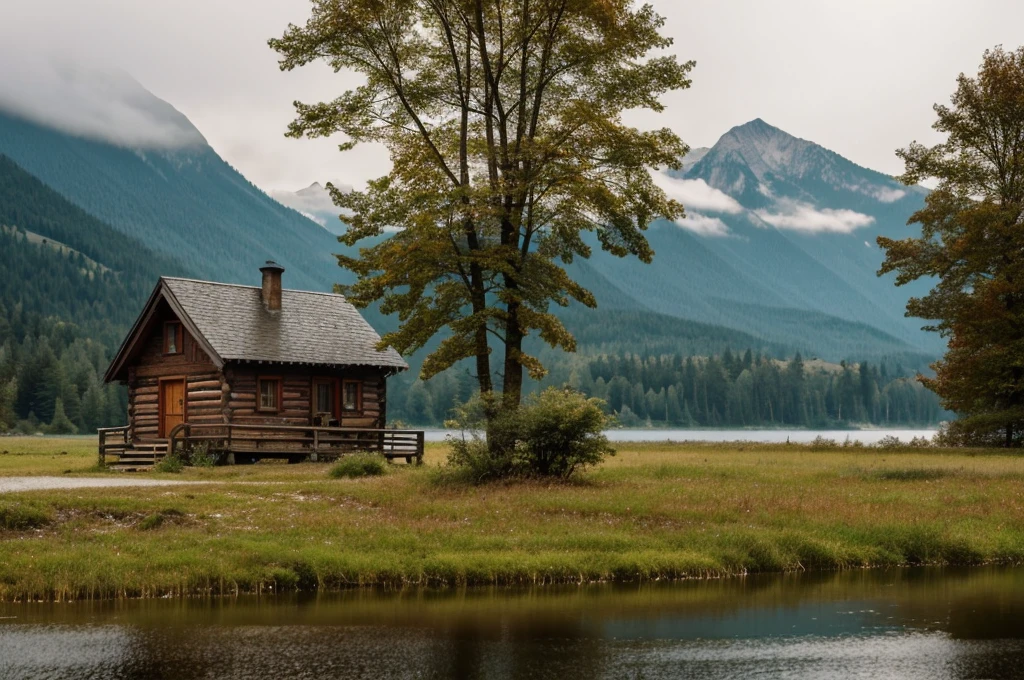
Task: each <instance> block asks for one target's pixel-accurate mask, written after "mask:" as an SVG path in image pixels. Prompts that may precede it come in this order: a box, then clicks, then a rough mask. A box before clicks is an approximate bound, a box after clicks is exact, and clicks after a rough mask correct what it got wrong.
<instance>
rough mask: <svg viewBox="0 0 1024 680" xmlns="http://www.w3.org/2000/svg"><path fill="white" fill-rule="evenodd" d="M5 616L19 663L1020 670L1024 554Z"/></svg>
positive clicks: (246, 672)
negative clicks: (954, 562) (777, 572)
mask: <svg viewBox="0 0 1024 680" xmlns="http://www.w3.org/2000/svg"><path fill="white" fill-rule="evenodd" d="M0 617H3V618H0V678H4V679H6V678H69V677H89V678H190V677H195V678H257V677H272V678H275V679H276V680H285V679H289V678H323V677H343V678H382V677H388V678H391V677H394V678H558V679H559V680H572V679H574V678H623V677H627V678H628V677H637V678H640V677H643V678H674V677H693V678H725V677H792V678H798V677H799V678H814V677H822V678H825V677H871V678H873V679H874V678H885V677H906V678H918V677H919V678H980V677H986V678H1012V677H1020V676H1021V671H1022V669H1021V667H1020V662H1021V660H1022V659H1024V626H1021V624H1020V622H1021V621H1024V570H1021V569H994V568H993V569H973V570H953V569H945V570H939V569H918V570H891V571H861V572H846V573H840V574H805V575H785V576H774V577H757V578H747V579H736V580H726V581H714V582H693V583H676V584H648V585H641V586H631V587H627V586H618V587H615V586H597V587H591V586H588V587H583V588H577V589H564V588H563V589H554V588H545V589H534V590H506V589H470V590H463V591H458V592H429V591H415V592H402V593H379V592H377V593H373V592H366V591H360V592H352V593H342V594H336V595H327V596H320V597H292V598H287V597H278V598H272V599H267V598H263V599H257V598H241V599H222V600H212V601H210V600H189V601H171V602H166V601H136V602H101V603H76V604H56V605H7V606H4V607H0ZM8 617H13V618H8Z"/></svg>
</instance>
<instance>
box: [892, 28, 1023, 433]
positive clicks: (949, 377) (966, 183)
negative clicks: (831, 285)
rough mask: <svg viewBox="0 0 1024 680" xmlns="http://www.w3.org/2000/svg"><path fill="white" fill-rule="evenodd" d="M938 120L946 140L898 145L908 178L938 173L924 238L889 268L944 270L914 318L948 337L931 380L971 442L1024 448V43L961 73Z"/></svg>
mask: <svg viewBox="0 0 1024 680" xmlns="http://www.w3.org/2000/svg"><path fill="white" fill-rule="evenodd" d="M935 113H936V114H937V120H936V122H935V123H934V125H933V126H932V127H933V128H934V129H935V130H937V131H939V132H940V133H943V134H944V135H945V138H946V141H945V142H943V143H941V144H937V145H935V146H924V145H922V144H919V143H916V142H915V143H913V144H911V145H910V146H909V147H907V148H905V149H902V150H900V151H898V152H897V153H898V155H899V156H900V157H901V158H902V159H903V160H904V162H905V163H906V171H905V173H904V174H903V175H902V177H901V178H900V179H901V180H902V181H903V182H905V183H907V184H917V183H919V182H921V181H922V180H925V179H929V178H930V179H933V180H934V181H936V182H937V185H936V187H935V189H934V190H933V191H932V192H931V193H930V194H929V195H928V197H927V200H926V204H925V207H924V208H923V209H921V210H920V211H918V212H917V213H915V214H914V215H913V216H912V217H911V218H910V219H911V222H916V223H919V224H920V225H921V237H920V238H910V239H904V240H900V241H894V240H892V239H887V238H883V237H880V238H879V239H878V243H879V245H880V246H882V247H883V248H884V249H885V250H886V260H885V262H884V264H883V265H882V269H881V271H880V272H879V273H880V274H882V273H886V272H890V271H895V272H897V279H896V282H897V285H899V284H903V283H906V282H908V281H912V280H914V279H918V278H921V277H933V278H934V280H935V286H934V288H932V290H931V291H930V292H929V294H928V295H926V296H924V297H922V298H912V299H911V300H910V302H909V303H908V305H907V313H908V315H911V316H916V317H921V318H923V319H928V320H932V324H931V325H930V326H928V327H927V328H928V329H930V330H934V331H938V332H939V333H941V334H942V335H943V336H944V337H946V338H948V340H949V346H948V350H947V351H946V354H945V356H944V357H943V358H942V359H941V360H940V361H938V362H936V363H935V364H934V365H933V368H934V369H935V377H934V378H920V380H921V381H922V382H923V383H924V384H925V385H926V386H927V387H929V388H930V389H932V390H933V391H935V392H936V393H937V394H938V395H939V396H940V397H941V398H942V403H943V406H944V407H945V408H947V409H950V410H952V411H955V412H956V413H957V414H958V415H959V418H958V420H957V421H956V422H954V423H953V424H952V425H951V430H950V432H951V434H952V435H953V436H954V437H955V438H956V439H957V440H959V441H962V442H969V443H994V442H996V441H999V442H1002V443H1004V444H1005V445H1006V446H1020V445H1021V443H1022V431H1024V430H1022V428H1024V48H1021V49H1018V50H1017V51H1015V52H1007V51H1005V50H1003V49H1002V48H999V47H997V48H996V49H993V50H989V51H987V52H985V55H984V58H983V61H982V63H981V68H980V70H979V72H978V75H977V76H976V77H970V76H967V75H964V74H961V75H960V77H959V78H958V80H957V89H956V92H955V93H954V94H953V96H952V101H951V105H950V106H943V105H936V106H935Z"/></svg>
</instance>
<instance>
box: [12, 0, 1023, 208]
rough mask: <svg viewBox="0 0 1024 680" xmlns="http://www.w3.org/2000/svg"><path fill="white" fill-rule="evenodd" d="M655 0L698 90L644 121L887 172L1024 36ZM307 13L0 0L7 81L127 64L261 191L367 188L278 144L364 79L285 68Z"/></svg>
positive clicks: (312, 154) (914, 20)
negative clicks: (804, 144)
mask: <svg viewBox="0 0 1024 680" xmlns="http://www.w3.org/2000/svg"><path fill="white" fill-rule="evenodd" d="M653 4H654V5H655V7H656V8H657V10H658V11H659V12H660V13H661V14H663V15H665V16H666V17H667V19H668V23H667V26H666V32H667V33H668V34H669V35H672V36H673V37H674V38H675V40H676V44H675V47H674V49H675V51H676V53H677V54H678V55H679V57H680V59H681V60H688V59H694V60H696V61H697V68H696V69H695V70H694V72H693V87H692V88H691V89H690V90H686V91H683V92H681V93H676V94H674V95H672V96H671V97H670V98H669V99H668V100H667V102H666V103H667V104H668V109H667V111H666V112H665V113H664V114H662V115H661V116H646V115H645V116H641V117H637V118H636V120H635V122H636V123H637V124H641V125H645V126H647V125H659V126H660V125H669V126H670V127H672V128H673V129H675V130H676V132H678V133H679V134H680V135H681V136H682V137H683V138H684V139H685V140H686V141H687V142H688V143H690V144H691V145H692V146H710V145H711V144H713V143H714V142H715V141H716V140H717V139H718V137H719V136H720V135H721V134H722V133H724V132H725V131H726V130H728V129H729V128H730V127H732V126H734V125H738V124H741V123H744V122H746V121H748V120H751V119H753V118H758V117H760V118H763V119H764V120H766V121H767V122H769V123H771V124H772V125H775V126H777V127H780V128H782V129H783V130H786V131H787V132H790V133H791V134H794V135H796V136H798V137H803V138H805V139H810V140H812V141H815V142H818V143H819V144H822V145H824V146H826V147H828V148H830V149H832V150H833V151H836V152H838V153H840V154H842V155H843V156H846V157H847V158H849V159H851V160H853V161H855V162H857V163H859V164H861V165H865V166H868V167H871V168H874V169H876V170H880V171H883V172H887V173H890V174H892V173H897V172H899V171H900V170H901V166H900V163H899V161H898V159H896V157H895V156H894V155H893V150H894V149H896V148H897V147H900V146H905V145H906V144H907V143H909V142H910V141H911V140H913V139H918V140H920V141H926V142H933V141H935V137H934V136H933V133H932V131H931V130H930V125H931V123H932V121H933V114H932V111H931V105H932V104H933V103H935V102H937V101H941V102H946V101H948V97H949V95H950V93H951V92H952V91H953V89H954V86H955V82H954V81H955V78H956V76H957V74H958V73H960V72H962V71H966V72H968V73H975V72H976V71H977V66H978V64H979V63H980V61H981V54H982V52H983V51H984V50H985V49H986V48H988V47H992V46H994V45H997V44H1003V45H1004V46H1005V47H1006V48H1007V49H1015V48H1016V47H1017V46H1018V45H1019V44H1020V42H1021V41H1024V33H1022V31H1021V27H1022V26H1024V2H1021V1H1020V0H1017V1H1013V0H973V1H971V2H967V1H964V0H960V1H959V2H955V1H952V0H928V1H925V0H855V1H853V0H843V1H839V0H777V1H772V2H768V1H766V0H698V1H695V2H679V1H677V2H671V1H669V0H654V1H653ZM308 12H309V3H308V2H307V0H175V1H174V2H159V3H158V2H153V1H152V0H47V1H46V2H41V1H40V0H0V85H3V80H4V79H5V78H8V79H11V82H13V81H14V78H15V75H14V74H17V73H18V72H19V70H25V72H28V71H29V70H30V69H31V68H32V65H33V64H39V63H41V62H43V61H47V60H52V59H54V58H57V59H60V60H70V61H73V62H76V63H79V64H83V65H87V66H89V67H101V68H106V67H117V68H121V69H124V70H125V71H128V72H129V73H130V74H132V75H133V76H134V77H135V78H136V79H137V80H138V81H140V82H141V83H142V84H143V85H144V86H145V87H147V88H148V89H149V90H151V91H152V92H153V93H155V94H156V95H157V96H159V97H161V98H163V99H165V100H167V101H168V102H170V103H171V104H173V105H174V106H175V107H176V108H177V109H178V110H180V111H181V112H183V113H184V114H185V115H186V116H188V117H189V119H191V121H192V122H193V123H194V124H195V125H196V126H197V127H198V128H199V130H200V131H201V132H202V133H203V134H204V135H205V137H206V139H207V140H208V141H209V142H210V144H211V145H212V146H213V147H214V148H215V149H216V150H217V151H218V152H219V153H220V154H221V155H222V156H223V157H224V158H225V159H226V160H227V161H228V162H229V163H231V164H232V165H234V166H235V167H236V168H238V169H239V170H240V171H241V172H242V173H243V174H245V175H246V176H247V177H248V178H249V179H250V180H252V181H253V182H255V183H256V184H257V185H259V186H261V187H263V188H264V189H267V190H272V189H280V188H287V189H298V188H301V187H303V186H306V185H308V184H310V183H311V182H313V181H314V180H316V181H320V182H324V181H327V180H334V181H341V182H345V183H349V184H353V185H356V186H359V185H361V184H362V183H363V182H364V181H365V180H366V179H367V178H369V177H374V176H378V175H381V174H383V173H385V172H386V171H387V167H388V161H387V157H386V154H384V152H383V151H382V150H381V149H379V148H369V147H367V148H361V147H357V149H356V150H355V151H352V152H348V153H346V154H340V153H338V152H337V150H336V149H337V147H336V142H335V141H333V140H330V141H328V140H315V141H310V140H301V141H299V140H292V139H286V138H284V136H283V133H284V130H285V128H286V126H287V124H288V122H289V121H290V120H291V118H292V107H291V102H292V101H293V100H295V99H301V100H305V101H314V100H323V99H330V98H333V97H334V96H336V95H337V94H338V93H340V92H342V91H343V90H345V89H347V88H348V87H350V86H352V85H353V84H355V83H356V82H357V81H356V79H355V77H354V76H353V75H351V74H334V73H332V72H331V71H330V70H329V69H328V68H327V67H326V66H323V65H315V66H309V67H306V68H304V69H300V70H297V71H293V72H291V73H281V72H280V71H279V70H278V68H277V63H276V54H275V53H273V52H272V51H271V50H270V49H269V48H268V47H267V46H266V40H267V39H268V38H270V37H272V36H278V35H280V34H281V33H282V32H283V31H284V29H285V27H286V25H287V24H288V23H289V22H294V23H301V22H304V21H305V19H306V16H307V15H308ZM23 80H24V81H25V82H29V83H31V82H32V79H31V78H24V79H23ZM18 86H19V87H20V85H18ZM27 86H30V85H27ZM338 141H340V140H338Z"/></svg>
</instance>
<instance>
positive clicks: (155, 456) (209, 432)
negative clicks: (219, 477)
mask: <svg viewBox="0 0 1024 680" xmlns="http://www.w3.org/2000/svg"><path fill="white" fill-rule="evenodd" d="M198 445H206V446H207V447H209V449H210V450H212V451H216V452H217V453H218V454H220V457H221V460H222V461H223V462H225V463H228V464H250V463H255V462H257V461H260V460H263V459H282V460H287V461H288V462H289V463H298V462H301V461H304V460H310V461H332V460H336V459H337V458H339V457H340V456H342V455H345V454H347V453H356V452H362V451H371V452H376V453H380V454H381V455H383V456H384V457H385V458H387V460H388V461H389V462H395V460H396V459H401V460H404V461H405V462H406V463H407V464H413V463H415V464H417V465H419V464H422V462H423V447H424V433H423V431H422V430H394V429H384V428H354V427H331V426H315V425H310V426H296V425H263V424H259V425H251V424H238V423H217V424H213V423H209V424H208V423H182V424H180V425H177V426H175V427H174V428H173V429H172V430H171V431H170V432H169V433H168V436H167V437H166V438H164V439H134V440H132V439H130V438H129V428H128V427H109V428H101V429H100V430H99V463H100V465H101V466H108V467H111V468H114V469H120V470H142V469H148V468H151V467H152V466H153V465H155V464H156V463H158V462H160V461H161V460H163V458H164V457H166V456H167V455H168V454H169V453H171V452H174V451H177V452H181V451H185V450H189V449H190V448H191V447H194V446H198Z"/></svg>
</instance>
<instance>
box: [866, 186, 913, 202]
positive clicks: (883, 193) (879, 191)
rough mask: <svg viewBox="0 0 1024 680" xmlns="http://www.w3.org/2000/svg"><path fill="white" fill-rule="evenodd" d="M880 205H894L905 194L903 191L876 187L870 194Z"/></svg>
mask: <svg viewBox="0 0 1024 680" xmlns="http://www.w3.org/2000/svg"><path fill="white" fill-rule="evenodd" d="M871 195H872V196H874V197H875V198H877V199H878V200H879V201H881V202H882V203H895V202H896V201H898V200H900V199H901V198H903V197H904V196H906V195H907V192H906V191H904V190H903V189H892V188H889V187H877V188H876V189H875V190H874V191H873V192H872V194H871Z"/></svg>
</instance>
